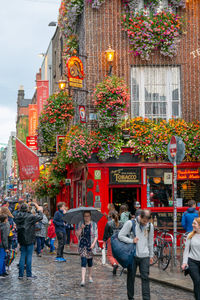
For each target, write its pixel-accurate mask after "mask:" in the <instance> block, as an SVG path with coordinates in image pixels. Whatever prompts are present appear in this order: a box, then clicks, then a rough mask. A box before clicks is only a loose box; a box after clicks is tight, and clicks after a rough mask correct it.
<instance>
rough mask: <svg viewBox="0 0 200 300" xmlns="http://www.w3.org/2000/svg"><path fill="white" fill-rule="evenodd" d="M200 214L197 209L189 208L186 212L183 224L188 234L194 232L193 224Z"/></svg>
mask: <svg viewBox="0 0 200 300" xmlns="http://www.w3.org/2000/svg"><path fill="white" fill-rule="evenodd" d="M198 216H199V215H198V212H197V211H196V209H195V207H189V208H188V210H187V211H186V212H184V214H183V216H182V220H181V224H182V226H183V228H184V229H185V231H186V232H191V231H192V230H193V227H192V223H193V221H194V219H195V218H198Z"/></svg>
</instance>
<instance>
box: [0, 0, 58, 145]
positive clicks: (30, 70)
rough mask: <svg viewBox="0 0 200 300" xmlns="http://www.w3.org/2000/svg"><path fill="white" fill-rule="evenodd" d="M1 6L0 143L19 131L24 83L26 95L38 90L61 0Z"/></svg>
mask: <svg viewBox="0 0 200 300" xmlns="http://www.w3.org/2000/svg"><path fill="white" fill-rule="evenodd" d="M1 2H2V3H1V9H0V20H1V26H0V45H1V47H0V66H1V72H0V90H1V94H0V143H7V141H8V139H9V136H10V131H13V130H14V131H15V119H16V109H17V104H16V102H17V93H18V89H19V86H20V85H23V86H24V89H25V98H29V99H31V98H32V96H33V94H34V92H35V89H34V87H35V75H36V73H37V72H38V71H39V68H40V66H41V64H42V59H41V58H39V57H38V53H41V52H46V50H47V48H48V45H49V43H50V40H51V38H52V36H53V35H54V32H55V27H49V26H48V24H49V23H50V22H51V21H57V17H58V10H59V6H60V3H61V0H9V1H6V0H5V1H1Z"/></svg>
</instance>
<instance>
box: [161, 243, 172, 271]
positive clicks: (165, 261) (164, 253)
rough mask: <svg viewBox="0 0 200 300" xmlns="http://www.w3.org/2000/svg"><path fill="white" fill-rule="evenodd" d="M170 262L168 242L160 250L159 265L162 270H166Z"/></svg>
mask: <svg viewBox="0 0 200 300" xmlns="http://www.w3.org/2000/svg"><path fill="white" fill-rule="evenodd" d="M170 260H171V247H170V244H169V243H168V242H164V243H163V246H162V250H161V256H160V263H161V267H162V269H163V271H164V270H166V269H167V267H168V266H169V263H170Z"/></svg>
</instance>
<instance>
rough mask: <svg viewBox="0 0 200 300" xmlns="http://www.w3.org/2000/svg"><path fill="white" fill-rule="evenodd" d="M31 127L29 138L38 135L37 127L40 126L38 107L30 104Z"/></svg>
mask: <svg viewBox="0 0 200 300" xmlns="http://www.w3.org/2000/svg"><path fill="white" fill-rule="evenodd" d="M28 110H29V127H28V134H29V136H34V135H37V132H36V130H37V126H38V116H37V105H36V104H29V107H28Z"/></svg>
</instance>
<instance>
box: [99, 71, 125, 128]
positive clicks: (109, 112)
mask: <svg viewBox="0 0 200 300" xmlns="http://www.w3.org/2000/svg"><path fill="white" fill-rule="evenodd" d="M129 100H130V95H129V94H128V88H127V86H126V85H125V82H124V80H123V79H121V78H118V77H116V76H112V77H107V78H106V79H105V80H104V81H103V82H101V83H99V84H98V85H97V87H96V89H95V91H94V105H95V107H96V111H97V113H98V118H99V122H100V123H101V124H102V126H103V127H106V128H108V127H113V126H116V125H118V124H119V123H120V122H121V119H122V117H123V116H124V114H125V112H126V109H127V105H128V103H129Z"/></svg>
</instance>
